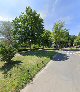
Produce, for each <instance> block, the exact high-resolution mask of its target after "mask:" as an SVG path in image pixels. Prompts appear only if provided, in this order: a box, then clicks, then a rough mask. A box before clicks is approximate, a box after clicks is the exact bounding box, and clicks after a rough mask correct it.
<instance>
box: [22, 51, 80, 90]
mask: <svg viewBox="0 0 80 92" xmlns="http://www.w3.org/2000/svg"><path fill="white" fill-rule="evenodd" d="M20 92H80V56H79V55H77V54H76V52H75V51H59V54H57V55H56V56H54V57H53V60H51V61H50V62H49V63H48V65H47V66H46V67H45V68H44V69H43V70H42V71H41V72H39V73H38V74H37V75H36V77H35V78H34V79H33V82H31V83H30V84H29V85H26V87H25V88H24V89H22V90H21V91H20Z"/></svg>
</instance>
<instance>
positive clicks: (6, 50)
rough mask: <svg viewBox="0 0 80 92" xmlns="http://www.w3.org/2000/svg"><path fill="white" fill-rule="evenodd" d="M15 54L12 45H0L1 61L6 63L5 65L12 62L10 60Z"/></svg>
mask: <svg viewBox="0 0 80 92" xmlns="http://www.w3.org/2000/svg"><path fill="white" fill-rule="evenodd" d="M16 52H17V50H16V49H15V48H14V47H13V46H12V45H10V46H5V45H1V50H0V54H1V60H2V61H6V62H7V63H10V62H12V60H11V59H12V58H13V57H14V55H15V54H16Z"/></svg>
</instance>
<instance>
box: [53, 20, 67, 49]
mask: <svg viewBox="0 0 80 92" xmlns="http://www.w3.org/2000/svg"><path fill="white" fill-rule="evenodd" d="M53 36H54V44H55V46H56V47H57V48H62V47H66V46H67V44H68V39H69V32H68V30H67V29H66V28H64V22H60V21H59V22H57V23H55V25H54V28H53Z"/></svg>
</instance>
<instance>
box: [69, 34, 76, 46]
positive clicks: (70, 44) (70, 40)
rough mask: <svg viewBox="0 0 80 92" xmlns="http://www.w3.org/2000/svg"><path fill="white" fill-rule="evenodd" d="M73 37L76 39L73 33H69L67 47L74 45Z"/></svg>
mask: <svg viewBox="0 0 80 92" xmlns="http://www.w3.org/2000/svg"><path fill="white" fill-rule="evenodd" d="M75 39H76V36H75V35H69V42H68V45H69V47H70V46H73V45H74V40H75Z"/></svg>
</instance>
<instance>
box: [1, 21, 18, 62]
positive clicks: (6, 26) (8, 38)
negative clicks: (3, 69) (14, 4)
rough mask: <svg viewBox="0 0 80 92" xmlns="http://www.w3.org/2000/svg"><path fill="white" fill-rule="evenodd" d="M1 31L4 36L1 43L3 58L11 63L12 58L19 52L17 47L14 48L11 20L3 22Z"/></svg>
mask: <svg viewBox="0 0 80 92" xmlns="http://www.w3.org/2000/svg"><path fill="white" fill-rule="evenodd" d="M0 33H1V35H2V36H3V37H4V38H3V40H2V42H1V44H0V55H1V60H2V61H6V62H7V63H11V62H12V60H11V59H12V58H13V57H14V55H15V54H16V52H17V50H16V48H14V41H13V34H12V24H11V22H9V21H8V22H3V24H2V26H1V30H0Z"/></svg>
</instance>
